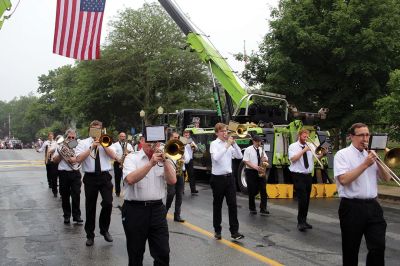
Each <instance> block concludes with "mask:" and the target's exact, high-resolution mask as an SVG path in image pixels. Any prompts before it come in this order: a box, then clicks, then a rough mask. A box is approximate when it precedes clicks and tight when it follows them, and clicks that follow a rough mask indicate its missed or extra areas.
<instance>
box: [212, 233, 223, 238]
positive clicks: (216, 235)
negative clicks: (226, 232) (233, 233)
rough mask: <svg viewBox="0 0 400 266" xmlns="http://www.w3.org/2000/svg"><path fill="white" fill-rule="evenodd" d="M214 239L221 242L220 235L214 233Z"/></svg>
mask: <svg viewBox="0 0 400 266" xmlns="http://www.w3.org/2000/svg"><path fill="white" fill-rule="evenodd" d="M214 238H215V239H217V240H221V238H222V237H221V233H215V234H214Z"/></svg>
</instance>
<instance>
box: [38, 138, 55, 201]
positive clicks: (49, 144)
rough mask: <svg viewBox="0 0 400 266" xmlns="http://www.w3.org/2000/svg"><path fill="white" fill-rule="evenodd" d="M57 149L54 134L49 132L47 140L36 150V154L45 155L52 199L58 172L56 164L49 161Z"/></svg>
mask: <svg viewBox="0 0 400 266" xmlns="http://www.w3.org/2000/svg"><path fill="white" fill-rule="evenodd" d="M56 149H57V142H56V141H55V140H54V133H53V132H49V133H48V134H47V140H46V141H45V142H43V145H42V146H41V147H40V148H39V149H37V150H36V151H37V152H44V154H45V164H46V172H47V182H48V184H49V188H51V190H52V192H53V195H54V197H55V198H56V197H57V177H58V170H57V167H58V166H57V164H56V163H55V162H53V161H52V160H51V157H52V156H53V153H54V152H55V150H56Z"/></svg>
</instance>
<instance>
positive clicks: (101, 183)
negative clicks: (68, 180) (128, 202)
mask: <svg viewBox="0 0 400 266" xmlns="http://www.w3.org/2000/svg"><path fill="white" fill-rule="evenodd" d="M102 125H103V124H102V122H100V121H98V120H94V121H92V122H91V123H90V127H89V132H91V131H96V132H101V130H102ZM76 158H77V162H78V163H82V169H83V171H84V172H85V174H84V176H83V184H84V189H85V198H86V201H85V208H86V222H85V231H86V237H87V241H86V246H92V245H93V244H94V236H95V234H94V229H95V225H96V205H97V197H98V194H99V192H100V194H101V197H102V202H101V206H102V208H101V212H100V218H99V227H100V234H101V235H103V236H104V239H105V240H106V241H107V242H112V241H113V238H112V237H111V235H110V233H109V232H108V229H109V227H110V222H111V211H112V202H113V197H112V189H113V185H112V182H111V179H112V176H111V175H110V173H109V172H110V171H111V167H112V166H111V162H110V160H115V159H116V155H115V152H114V149H113V148H111V147H103V146H102V145H101V143H100V142H99V139H98V137H96V138H93V137H88V138H86V139H83V140H81V141H79V144H78V146H77V147H76Z"/></svg>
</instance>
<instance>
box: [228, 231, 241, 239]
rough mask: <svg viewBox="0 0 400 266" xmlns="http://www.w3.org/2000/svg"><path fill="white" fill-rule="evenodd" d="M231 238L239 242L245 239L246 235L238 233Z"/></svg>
mask: <svg viewBox="0 0 400 266" xmlns="http://www.w3.org/2000/svg"><path fill="white" fill-rule="evenodd" d="M231 238H232V239H233V240H239V239H242V238H244V235H242V234H241V233H239V232H236V233H233V234H231Z"/></svg>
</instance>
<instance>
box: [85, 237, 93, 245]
mask: <svg viewBox="0 0 400 266" xmlns="http://www.w3.org/2000/svg"><path fill="white" fill-rule="evenodd" d="M93 244H94V239H93V238H88V239H87V240H86V246H88V247H91V246H93Z"/></svg>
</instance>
